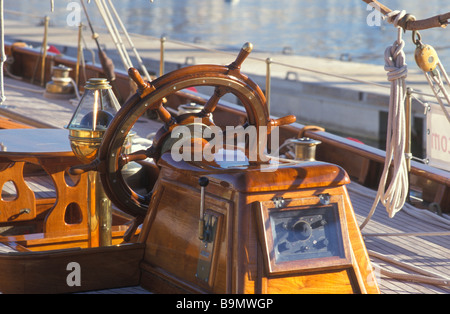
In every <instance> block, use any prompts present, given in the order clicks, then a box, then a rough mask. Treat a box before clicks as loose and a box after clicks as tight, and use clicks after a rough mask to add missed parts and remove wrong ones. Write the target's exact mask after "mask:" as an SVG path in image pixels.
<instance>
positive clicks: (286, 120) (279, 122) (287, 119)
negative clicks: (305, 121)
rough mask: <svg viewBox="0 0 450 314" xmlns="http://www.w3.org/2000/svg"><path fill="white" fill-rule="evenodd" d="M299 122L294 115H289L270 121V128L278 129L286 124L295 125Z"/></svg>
mask: <svg viewBox="0 0 450 314" xmlns="http://www.w3.org/2000/svg"><path fill="white" fill-rule="evenodd" d="M296 120H297V118H296V117H295V116H294V115H292V114H291V115H288V116H285V117H282V118H279V119H270V126H271V127H277V126H282V125H286V124H291V123H294V122H295V121H296Z"/></svg>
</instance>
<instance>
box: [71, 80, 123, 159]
mask: <svg viewBox="0 0 450 314" xmlns="http://www.w3.org/2000/svg"><path fill="white" fill-rule="evenodd" d="M119 109H120V104H119V102H118V101H117V99H116V97H115V96H114V93H113V91H112V88H111V85H110V84H109V82H108V81H107V80H106V79H104V78H91V79H89V80H88V81H87V82H86V85H85V92H84V94H83V97H82V98H81V100H80V103H79V104H78V107H77V109H76V110H75V113H74V114H73V116H72V119H71V120H70V122H69V124H68V125H67V129H68V130H69V139H70V145H71V147H72V151H73V152H74V154H75V156H76V157H77V158H78V159H79V160H80V161H81V162H82V163H86V164H87V163H90V162H91V161H93V160H94V159H95V158H96V157H97V152H98V149H99V147H100V143H101V141H102V138H103V135H104V133H105V131H106V129H107V128H108V126H109V124H110V123H111V120H112V119H113V118H114V116H115V114H116V113H117V111H118V110H119Z"/></svg>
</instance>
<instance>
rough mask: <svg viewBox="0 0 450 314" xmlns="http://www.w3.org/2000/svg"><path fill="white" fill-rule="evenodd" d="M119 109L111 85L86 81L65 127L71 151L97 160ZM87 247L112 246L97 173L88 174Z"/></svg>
mask: <svg viewBox="0 0 450 314" xmlns="http://www.w3.org/2000/svg"><path fill="white" fill-rule="evenodd" d="M119 109H120V105H119V102H118V101H117V99H116V97H115V96H114V93H113V91H112V88H111V85H109V82H108V81H107V80H106V79H104V78H91V79H89V80H88V81H87V82H86V85H85V91H84V94H83V97H82V98H81V100H80V103H79V104H78V107H77V108H76V110H75V112H74V114H73V116H72V119H71V120H70V122H69V124H68V125H67V127H66V128H67V129H68V130H69V140H70V145H71V147H72V151H73V153H74V154H75V156H76V157H77V158H78V160H79V161H80V162H82V163H84V164H88V163H90V162H92V161H94V160H95V158H96V157H97V153H98V150H99V148H100V144H101V142H102V139H103V135H104V133H105V132H106V129H107V128H108V126H109V124H110V123H111V121H112V120H113V118H114V116H115V115H116V113H117V111H118V110H119ZM88 204H89V205H88V208H89V217H88V227H89V246H90V247H96V246H108V245H111V243H112V231H111V230H112V229H111V226H112V211H111V201H110V200H109V199H108V198H107V196H106V194H105V191H104V189H103V186H102V184H101V181H100V175H99V173H98V172H97V171H89V172H88Z"/></svg>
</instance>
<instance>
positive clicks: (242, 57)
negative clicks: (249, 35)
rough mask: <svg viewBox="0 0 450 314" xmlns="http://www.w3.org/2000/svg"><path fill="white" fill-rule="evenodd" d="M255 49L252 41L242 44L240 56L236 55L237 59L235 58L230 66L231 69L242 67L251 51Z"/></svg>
mask: <svg viewBox="0 0 450 314" xmlns="http://www.w3.org/2000/svg"><path fill="white" fill-rule="evenodd" d="M252 50H253V44H252V43H245V44H244V46H242V48H241V51H239V54H238V56H237V57H236V60H234V61H233V62H232V63H231V64H230V65H229V66H228V68H229V69H230V70H238V69H240V68H241V65H242V63H243V62H244V61H245V59H246V58H247V57H248V55H249V54H250V52H252Z"/></svg>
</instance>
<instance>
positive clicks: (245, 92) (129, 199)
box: [95, 43, 295, 216]
mask: <svg viewBox="0 0 450 314" xmlns="http://www.w3.org/2000/svg"><path fill="white" fill-rule="evenodd" d="M251 50H252V45H251V44H249V43H247V44H246V45H244V47H243V48H242V49H241V51H240V53H239V55H238V57H237V58H236V60H235V61H234V62H232V63H231V64H230V65H228V66H219V65H196V66H190V67H186V68H182V69H179V70H176V71H173V72H171V73H168V74H166V75H164V76H161V77H159V78H158V79H156V80H154V81H152V82H151V83H149V82H145V81H143V80H142V78H141V77H140V75H139V73H138V71H137V70H136V69H134V68H130V69H129V75H130V77H131V78H132V79H133V80H134V82H135V83H136V84H137V87H138V90H137V93H136V94H135V95H134V96H132V97H131V98H130V99H129V100H128V101H127V102H126V104H124V106H123V107H122V108H121V110H120V111H119V112H118V113H117V115H116V117H115V119H114V120H113V121H112V123H111V125H110V126H109V128H108V130H107V132H106V133H105V135H104V138H103V142H102V145H101V147H100V149H99V153H98V160H96V161H95V164H97V165H101V166H98V167H97V169H98V170H100V173H101V178H102V182H103V186H104V189H105V192H106V193H107V195H108V196H109V198H110V199H111V201H112V202H113V203H114V204H115V205H116V206H118V207H119V208H120V209H121V210H123V211H125V212H127V213H129V214H131V215H133V216H144V215H145V213H146V212H147V209H148V206H149V202H150V197H149V196H148V195H140V194H138V193H136V192H135V191H133V189H132V188H131V187H130V186H129V185H128V184H127V182H126V180H125V179H124V177H123V175H122V172H121V168H122V167H123V166H124V165H125V164H126V163H128V162H130V161H136V160H139V159H145V158H148V157H152V158H154V159H155V160H158V159H159V157H160V156H161V153H162V151H167V145H168V143H167V142H168V141H170V133H171V131H172V130H173V129H174V128H176V127H177V126H180V125H189V124H192V123H193V119H196V118H197V119H201V123H202V124H203V125H204V126H211V125H214V122H213V120H212V113H213V112H214V110H215V109H216V105H217V103H218V102H219V100H220V99H221V97H223V96H224V95H225V94H227V93H232V94H234V95H235V96H236V97H237V98H238V99H239V100H240V101H241V103H242V104H243V106H244V107H245V110H246V112H247V123H246V125H252V126H255V127H256V128H257V129H259V127H267V128H268V131H269V132H270V127H274V126H277V125H281V124H287V123H292V122H294V121H295V117H294V116H288V117H285V118H282V119H278V120H271V119H269V115H268V112H267V108H266V99H265V96H264V94H263V93H262V91H261V89H260V88H259V86H258V85H257V84H255V83H254V82H253V81H252V80H251V79H249V78H248V77H247V76H245V75H243V74H241V72H240V67H241V64H242V62H243V61H244V60H245V58H246V57H247V56H248V55H249V53H250V52H251ZM199 86H212V87H213V88H214V93H213V95H212V96H211V98H210V99H209V101H208V102H207V103H206V105H205V106H204V109H203V110H202V111H201V112H200V113H195V114H187V115H182V116H180V117H177V118H174V117H172V116H171V114H170V113H169V112H168V111H167V110H166V109H165V108H164V106H163V101H164V99H166V98H167V97H169V96H170V95H172V94H174V93H176V92H177V91H181V90H183V89H187V88H190V87H199ZM148 110H156V111H157V112H158V114H159V117H160V119H161V120H162V121H163V122H164V123H165V125H164V127H163V128H162V129H160V130H159V132H158V133H157V135H156V138H155V142H154V144H153V145H152V147H150V148H149V149H148V150H146V151H139V152H136V153H132V154H130V155H126V154H124V152H123V151H122V149H123V146H124V143H125V141H126V140H127V136H128V134H129V132H130V130H131V129H132V127H133V126H134V124H135V123H136V121H137V120H138V119H139V118H140V117H141V116H142V115H144V114H145V112H147V111H148ZM257 145H258V147H254V148H253V149H257V148H258V149H259V151H263V150H264V147H265V142H264V141H263V140H259V141H258V143H257Z"/></svg>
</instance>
